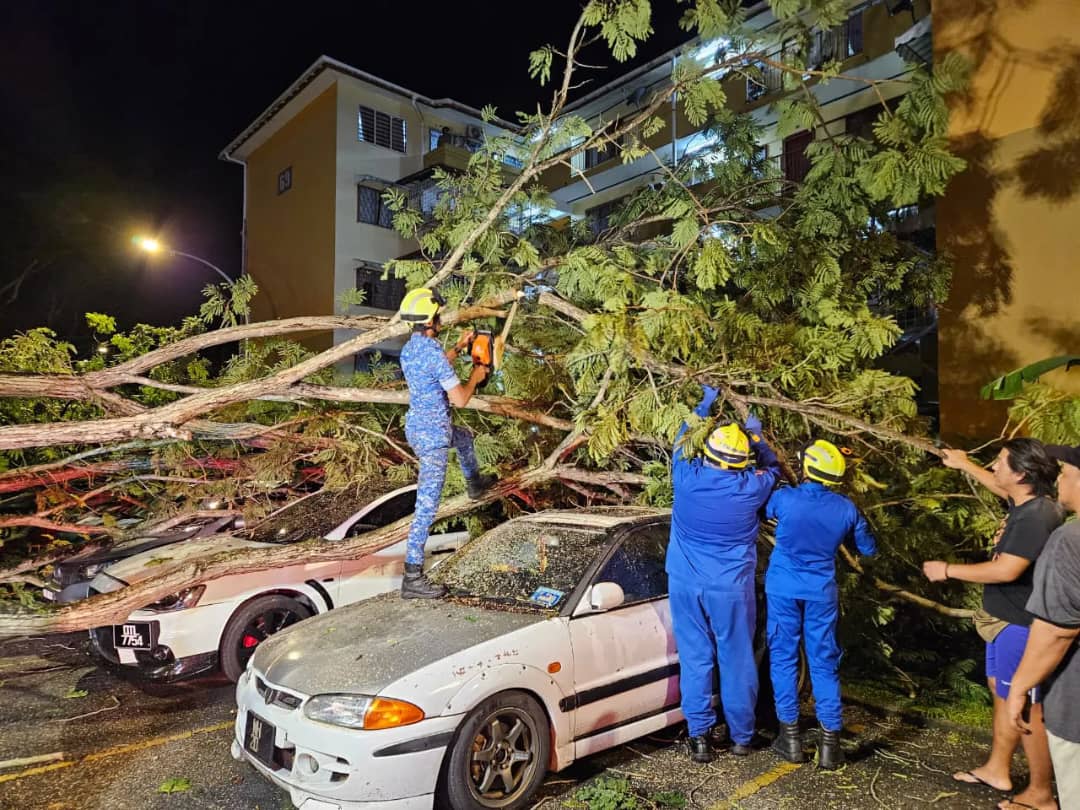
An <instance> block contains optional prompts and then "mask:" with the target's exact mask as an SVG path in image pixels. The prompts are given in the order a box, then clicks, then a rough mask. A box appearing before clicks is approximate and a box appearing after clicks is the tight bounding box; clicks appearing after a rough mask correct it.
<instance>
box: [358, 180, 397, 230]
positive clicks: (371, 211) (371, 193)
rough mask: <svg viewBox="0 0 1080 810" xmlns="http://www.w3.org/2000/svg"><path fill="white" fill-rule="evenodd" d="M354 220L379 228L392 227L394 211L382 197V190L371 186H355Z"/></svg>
mask: <svg viewBox="0 0 1080 810" xmlns="http://www.w3.org/2000/svg"><path fill="white" fill-rule="evenodd" d="M356 221H357V222H366V223H367V224H368V225H378V226H379V227H380V228H393V227H394V212H393V211H391V210H390V209H389V208H388V207H387V205H386V203H385V202H384V201H383V198H382V191H381V190H380V189H377V188H372V187H371V186H363V185H358V186H357V187H356Z"/></svg>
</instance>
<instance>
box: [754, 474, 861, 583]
mask: <svg viewBox="0 0 1080 810" xmlns="http://www.w3.org/2000/svg"><path fill="white" fill-rule="evenodd" d="M765 514H766V516H767V517H769V518H771V519H774V520H776V521H777V525H776V547H775V548H774V549H773V551H772V555H771V556H770V558H769V569H768V572H767V573H766V575H765V591H766V592H769V591H771V590H777V591H782V592H783V593H784V595H785V596H789V597H791V598H794V599H834V598H836V552H837V551H838V550H839V549H840V546H841V545H842V544H843V543H844V541H845V540H847V539H848V538H849V537H854V539H855V544H856V546H857V548H858V551H859V553H860V554H863V555H866V556H870V555H872V554H874V553H875V551H876V548H877V546H876V543H875V541H874V537H873V535H871V534H870V531H869V529H868V527H867V525H866V521H865V520H864V519H863V517H862V515H860V514H859V510H858V509H857V508H856V506H855V504H854V503H852V501H851V499H850V498H848V497H846V496H844V495H841V494H840V493H838V492H833V491H832V490H830V489H828V488H827V487H826V486H825V485H823V484H820V483H818V482H816V481H806V482H804V483H802V484H800V485H799V486H797V487H784V488H782V489H778V490H777V491H776V492H774V493H773V495H772V498H771V499H770V500H769V504H768V506H767V507H766V509H765Z"/></svg>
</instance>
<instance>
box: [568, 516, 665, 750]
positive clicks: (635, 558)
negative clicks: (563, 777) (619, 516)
mask: <svg viewBox="0 0 1080 810" xmlns="http://www.w3.org/2000/svg"><path fill="white" fill-rule="evenodd" d="M669 532H670V529H669V526H668V523H667V521H661V522H657V523H650V524H647V525H644V526H637V527H634V528H633V529H631V530H630V531H629V532H628V534H627V535H626V536H624V537H623V539H622V540H621V542H620V543H619V545H618V546H617V547H616V548H615V549H614V551H613V552H612V554H611V555H610V557H609V558H608V560H607V561H606V562H605V563H604V564H603V565H602V566H601V568H600V570H599V572H598V573H597V574H596V576H595V577H593V580H592V584H594V585H595V584H596V583H600V582H614V583H616V584H618V585H619V586H620V587H621V588H622V590H623V594H624V601H623V603H622V604H621V605H619V606H618V607H616V608H613V609H611V610H607V611H604V612H590V608H589V606H588V596H589V595H588V592H586V594H585V597H584V598H583V600H582V604H580V605H579V606H578V608H577V609H576V610H575V611H574V614H575V615H574V616H573V617H571V619H570V622H569V624H570V643H571V646H572V649H573V654H574V690H575V694H574V698H573V705H574V711H575V721H574V742H575V756H576V757H582V756H585V755H587V754H590V753H593V752H595V751H601V750H603V749H605V748H609V747H611V746H612V745H617V744H619V743H621V742H625V741H626V740H630V739H634V738H635V737H638V736H640V735H641V734H646V733H649V732H650V731H653V730H655V729H659V728H663V727H665V726H667V725H669V724H670V723H673V722H676V721H677V720H678V719H679V716H680V715H678V709H679V665H678V655H677V653H676V651H675V634H674V632H673V631H672V627H671V610H670V607H669V604H668V593H667V574H666V572H665V571H664V557H665V555H666V553H667V542H668V535H669Z"/></svg>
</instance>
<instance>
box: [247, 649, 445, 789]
mask: <svg viewBox="0 0 1080 810" xmlns="http://www.w3.org/2000/svg"><path fill="white" fill-rule="evenodd" d="M255 679H256V674H255V673H254V672H253V670H251V669H249V670H248V671H247V672H245V673H244V675H243V676H242V677H241V678H240V681H239V682H238V683H237V685H236V704H237V712H236V726H235V730H234V739H233V744H232V747H231V752H232V755H233V757H234V758H236V759H238V760H244V761H247V762H248V763H250V764H251V765H252V767H254V768H255V769H256V770H258V771H259V772H260V773H261V774H262V775H263V776H265V777H266V778H267V779H270V780H271V781H272V782H274V783H275V784H276V785H278V786H279V787H281V788H283V789H285V790H287V791H288V792H289V797H290V799H291V800H292V802H293V804H294V805H296V806H297V807H298V808H300V810H376V809H379V810H430V808H432V807H433V806H434V795H435V784H436V781H437V780H438V775H439V769H440V767H441V766H442V762H443V758H444V756H445V754H446V749H447V746H448V744H449V742H450V740H451V738H452V736H453V733H454V731H455V729H456V728H457V726H458V724H459V723H460V721H461V715H453V716H449V717H432V718H428V719H426V720H423V721H421V722H419V723H415V724H413V725H411V726H404V727H402V728H394V729H382V730H379V731H356V730H353V729H347V728H340V727H337V726H332V725H328V724H326V723H320V722H317V721H314V720H310V719H308V718H307V717H305V716H304V713H303V708H302V706H301V707H298V708H295V709H291V708H288V707H286V706H282V705H280V704H279V703H276V702H275V703H271V704H267V703H266V701H265V700H264V698H263V697H262V696H261V695H260V694H259V692H258V691H257V690H256V688H255ZM269 686H270V687H271V688H276V687H274V685H273V684H269ZM283 691H288V690H283ZM252 712H253V713H254V714H255V715H256V716H258V717H259V718H260V719H262V720H263V721H265V722H266V723H269V724H271V725H273V726H274V753H273V762H272V763H271V764H267V763H265V762H263V761H260V760H259V759H258V758H256V757H255V755H254V754H253V753H252V752H251V751H249V750H247V749H246V748H245V747H244V738H245V734H246V733H247V728H248V715H249V713H252Z"/></svg>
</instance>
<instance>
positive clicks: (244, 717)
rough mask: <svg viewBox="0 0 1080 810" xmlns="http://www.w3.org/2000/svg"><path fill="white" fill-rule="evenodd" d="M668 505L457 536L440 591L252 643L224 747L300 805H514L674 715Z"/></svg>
mask: <svg viewBox="0 0 1080 810" xmlns="http://www.w3.org/2000/svg"><path fill="white" fill-rule="evenodd" d="M669 524H670V515H669V513H667V512H661V511H657V510H650V509H644V508H602V509H601V508H596V509H584V510H577V511H550V512H542V513H539V514H536V515H530V516H527V517H523V518H518V519H516V520H512V521H510V522H508V523H505V524H503V525H501V526H500V527H498V528H496V529H493V530H492V531H490V532H488V533H486V534H484V535H482V536H481V537H479V538H477V539H476V540H474V541H472V542H471V543H469V544H467V545H466V546H464V547H463V548H462V549H461V550H460V551H458V552H457V553H456V554H454V555H453V556H451V557H450V558H449V559H447V560H445V562H444V563H443V564H442V565H441V566H440V567H439V568H438V569H437V571H436V572H435V574H434V575H433V577H432V579H434V580H436V581H440V582H442V583H444V584H446V585H447V586H448V588H449V589H450V593H451V596H450V597H449V598H447V599H443V600H432V601H428V602H421V601H411V600H410V601H403V600H401V599H400V598H398V597H397V596H386V597H376V598H374V599H369V600H367V601H365V602H361V603H359V604H356V605H352V606H351V607H348V608H345V609H343V610H339V611H334V612H333V613H332V614H328V615H326V616H319V617H316V618H314V619H312V620H310V621H308V622H305V623H304V624H303V626H302V627H300V628H292V629H289V630H287V631H285V632H283V633H281V634H279V635H277V636H275V637H274V638H272V639H269V640H268V641H266V642H265V643H264V644H262V645H260V647H259V648H258V649H257V650H256V652H255V655H254V656H253V657H252V659H251V662H250V664H249V666H248V667H247V669H246V671H245V672H244V674H243V675H242V676H241V678H240V681H239V683H238V684H237V692H236V694H237V704H238V712H237V715H236V729H235V734H236V736H235V740H234V742H233V745H232V753H233V756H234V757H236V758H237V759H241V758H243V759H246V760H247V761H249V762H250V763H251V764H252V765H254V767H255V768H257V769H258V770H259V771H260V772H261V773H262V774H264V775H265V776H266V777H268V778H270V779H272V780H273V781H274V782H276V783H277V784H278V785H280V786H281V787H283V788H285V789H286V790H288V791H289V793H290V797H291V799H292V802H293V804H295V805H296V806H297V807H298V808H300V810H359V808H376V807H378V808H385V810H420V808H424V809H425V810H426V808H431V807H432V806H433V805H435V804H438V805H439V806H450V807H453V808H457V809H458V810H462V809H463V808H501V809H502V810H516V809H517V808H523V807H527V806H529V802H530V797H531V796H532V795H533V793H534V792H535V791H536V789H537V788H538V787H539V786H540V784H541V783H542V781H543V779H544V776H545V774H546V773H547V771H548V770H549V769H552V770H560V769H562V768H565V767H567V766H568V765H570V764H571V763H572V762H573V761H574V760H575V759H578V758H579V757H583V756H586V755H588V754H592V753H594V752H597V751H601V750H603V749H606V748H610V747H612V746H615V745H618V744H620V743H624V742H626V741H628V740H632V739H634V738H636V737H640V736H642V735H644V734H649V733H651V732H654V731H656V730H658V729H661V728H664V727H666V726H669V725H672V724H674V723H677V722H679V721H680V720H681V719H682V713H681V712H680V710H679V683H678V677H679V663H678V657H677V654H676V651H675V639H674V635H673V633H672V628H671V615H670V611H669V607H668V598H667V576H666V574H665V572H664V557H665V552H666V549H667V542H668V533H669Z"/></svg>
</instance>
